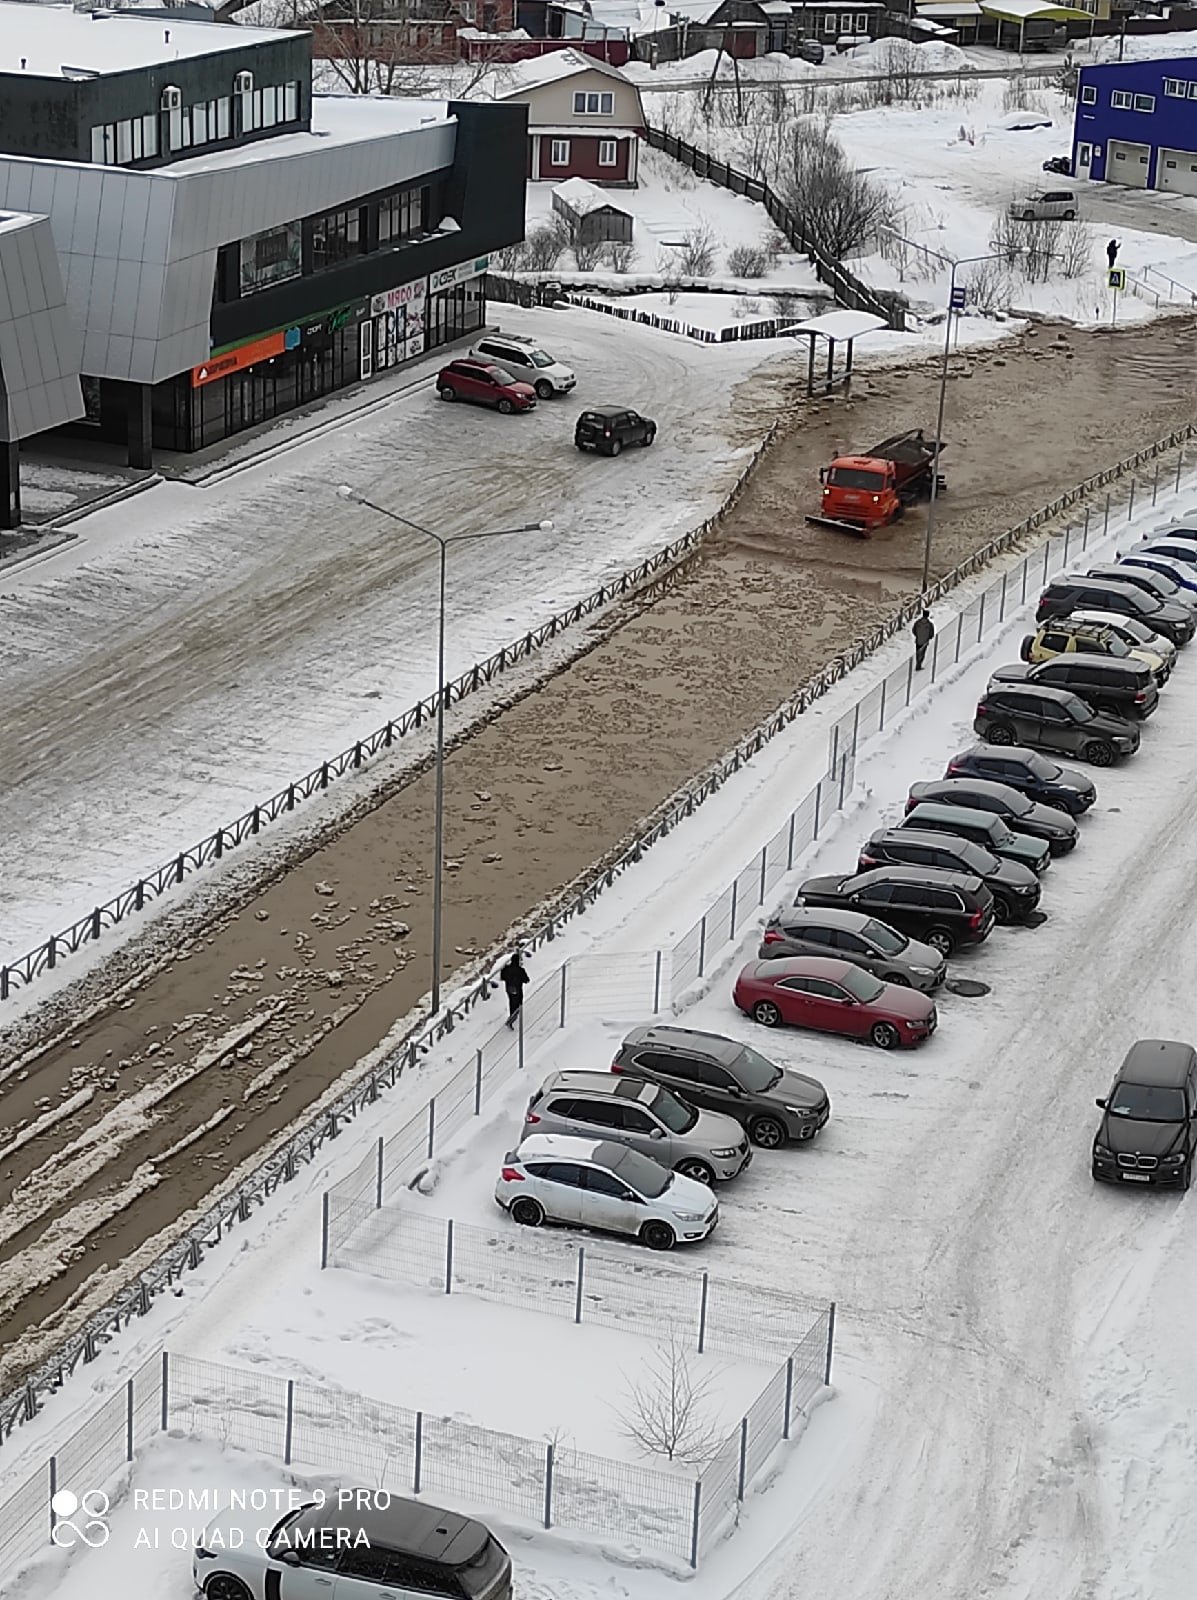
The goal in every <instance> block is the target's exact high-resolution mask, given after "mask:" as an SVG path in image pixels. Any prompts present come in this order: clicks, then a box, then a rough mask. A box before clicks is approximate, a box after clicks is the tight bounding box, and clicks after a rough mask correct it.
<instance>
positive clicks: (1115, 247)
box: [1106, 239, 1121, 272]
mask: <svg viewBox="0 0 1197 1600" xmlns="http://www.w3.org/2000/svg"><path fill="white" fill-rule="evenodd" d="M1120 248H1121V246H1120V245H1119V243H1118V240H1117V239H1111V240H1110V242H1109V244H1108V245H1106V260H1107V261H1108V262H1109V263H1110V271H1111V272H1113V270H1114V263H1115V262H1116V261H1117V260H1118V251H1119V249H1120Z"/></svg>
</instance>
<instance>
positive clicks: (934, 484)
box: [922, 252, 1005, 594]
mask: <svg viewBox="0 0 1197 1600" xmlns="http://www.w3.org/2000/svg"><path fill="white" fill-rule="evenodd" d="M940 259H941V260H943V259H944V258H943V257H941V258H940ZM1004 259H1005V257H1004V256H1002V255H1001V254H999V253H996V252H990V253H989V254H988V255H983V256H964V257H963V258H962V259H961V260H959V261H953V262H952V275H951V279H950V281H949V283H948V314H947V316H946V317H945V319H944V336H943V365H942V367H941V368H940V373H939V409H938V412H937V414H936V418H935V447H936V453H935V460H934V461H933V462H932V464H931V496H930V499H929V500H928V501H927V529H926V532H925V533H924V535H923V583H922V591H923V593H924V594H926V592H927V589H928V587H929V586H930V583H931V541H932V538H933V537H934V534H935V510H936V506H937V504H938V501H939V493H938V491H939V449H940V446H941V444H942V442H943V412H944V402H945V399H946V397H947V392H948V357H949V356H950V355H951V350H952V311H953V306H952V302H953V300H954V299H955V296H956V270H957V268H958V267H973V266H976V265H977V264H978V263H979V262H982V261H1002V260H1004Z"/></svg>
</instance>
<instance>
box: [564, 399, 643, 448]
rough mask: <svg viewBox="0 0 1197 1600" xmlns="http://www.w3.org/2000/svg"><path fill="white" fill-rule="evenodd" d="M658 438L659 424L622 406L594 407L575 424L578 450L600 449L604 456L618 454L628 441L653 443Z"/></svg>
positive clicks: (575, 438) (575, 441) (630, 442)
mask: <svg viewBox="0 0 1197 1600" xmlns="http://www.w3.org/2000/svg"><path fill="white" fill-rule="evenodd" d="M656 437H657V425H656V423H655V422H654V421H653V419H652V418H651V417H642V416H641V415H640V413H639V412H638V411H627V410H624V409H623V408H622V407H620V406H592V407H591V408H590V410H589V411H583V413H582V415H581V416H580V417H579V418H578V420H577V423H576V424H575V426H574V443H575V444H576V445H577V447H578V449H579V450H597V451H598V452H599V454H600V455H604V456H617V455H618V454H619V452H620V451H621V450H622V449H623V448H624V447H625V445H629V444H642V445H650V444H652V442H653V440H654V439H655V438H656Z"/></svg>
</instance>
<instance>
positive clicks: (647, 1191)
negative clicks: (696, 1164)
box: [495, 1133, 719, 1250]
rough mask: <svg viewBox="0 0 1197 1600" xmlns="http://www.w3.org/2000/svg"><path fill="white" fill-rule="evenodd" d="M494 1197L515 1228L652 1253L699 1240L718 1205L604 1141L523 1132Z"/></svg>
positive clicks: (676, 1176) (698, 1188)
mask: <svg viewBox="0 0 1197 1600" xmlns="http://www.w3.org/2000/svg"><path fill="white" fill-rule="evenodd" d="M495 1199H496V1200H497V1201H498V1202H499V1204H500V1205H501V1206H502V1207H503V1209H504V1210H505V1211H509V1212H510V1213H511V1216H512V1219H513V1221H515V1222H520V1223H523V1224H524V1226H525V1227H530V1228H538V1227H539V1226H540V1224H541V1223H542V1222H564V1223H568V1224H570V1225H572V1226H573V1227H577V1228H594V1229H596V1230H597V1231H599V1232H602V1233H622V1234H626V1235H629V1236H630V1237H632V1238H635V1239H639V1240H640V1241H641V1242H642V1243H643V1244H646V1245H648V1246H649V1248H650V1249H653V1250H672V1249H673V1247H674V1245H675V1244H681V1243H689V1242H691V1241H693V1240H697V1239H705V1238H706V1237H707V1235H708V1234H709V1233H710V1232H711V1231H712V1230H713V1229H714V1227H715V1224H716V1223H717V1222H718V1221H719V1202H718V1201H717V1200H716V1199H715V1197H714V1195H713V1194H712V1193H711V1191H710V1189H709V1188H708V1187H707V1186H706V1184H704V1183H698V1182H697V1181H696V1180H695V1179H693V1178H684V1177H682V1175H681V1173H678V1172H669V1171H667V1170H666V1169H665V1168H664V1167H662V1166H659V1165H658V1163H657V1162H655V1161H651V1160H650V1159H649V1158H648V1156H642V1155H640V1154H639V1152H638V1151H636V1150H630V1149H628V1147H627V1146H626V1145H620V1144H612V1143H610V1142H609V1141H607V1140H605V1139H577V1138H573V1137H571V1136H569V1135H567V1134H556V1133H534V1134H530V1135H529V1136H528V1138H526V1139H525V1140H524V1141H523V1143H522V1144H521V1145H520V1146H519V1148H518V1149H517V1150H513V1151H511V1152H509V1154H508V1156H507V1158H506V1160H505V1161H504V1163H503V1170H502V1171H501V1173H500V1174H499V1181H498V1183H497V1184H496V1185H495Z"/></svg>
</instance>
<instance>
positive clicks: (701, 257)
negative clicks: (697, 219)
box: [678, 222, 715, 278]
mask: <svg viewBox="0 0 1197 1600" xmlns="http://www.w3.org/2000/svg"><path fill="white" fill-rule="evenodd" d="M678 267H679V269H680V270H681V271H682V272H683V273H684V274H685V276H686V277H688V278H706V277H709V276H710V274H711V273H712V272H713V271H714V267H715V235H714V234H713V233H712V232H711V230H710V228H708V227H707V225H706V223H705V222H703V223H700V224H699V225H698V226H697V227H694V228H691V229H690V230H689V232H688V233H684V234H683V235H682V246H681V250H680V252H679V254H678Z"/></svg>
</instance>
